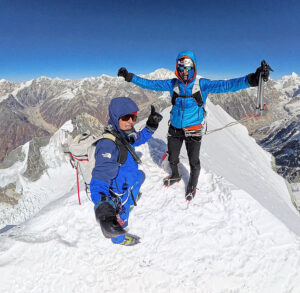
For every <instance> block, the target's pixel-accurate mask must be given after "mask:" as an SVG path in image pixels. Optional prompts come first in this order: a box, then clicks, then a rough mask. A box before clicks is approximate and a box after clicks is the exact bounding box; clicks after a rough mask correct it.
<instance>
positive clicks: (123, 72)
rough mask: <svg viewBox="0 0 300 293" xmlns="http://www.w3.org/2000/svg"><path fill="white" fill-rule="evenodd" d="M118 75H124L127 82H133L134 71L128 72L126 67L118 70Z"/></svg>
mask: <svg viewBox="0 0 300 293" xmlns="http://www.w3.org/2000/svg"><path fill="white" fill-rule="evenodd" d="M118 76H123V77H124V78H125V80H126V81H127V82H131V80H132V78H133V73H131V72H128V71H127V69H126V68H125V67H121V68H120V69H119V71H118Z"/></svg>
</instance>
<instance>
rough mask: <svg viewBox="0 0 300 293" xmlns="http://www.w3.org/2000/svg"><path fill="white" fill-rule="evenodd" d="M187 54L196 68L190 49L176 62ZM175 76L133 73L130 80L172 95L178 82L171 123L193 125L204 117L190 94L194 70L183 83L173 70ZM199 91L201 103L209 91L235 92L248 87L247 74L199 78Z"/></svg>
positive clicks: (201, 108) (181, 125)
mask: <svg viewBox="0 0 300 293" xmlns="http://www.w3.org/2000/svg"><path fill="white" fill-rule="evenodd" d="M183 56H187V57H190V58H191V59H192V60H193V62H194V68H195V69H196V58H195V56H194V53H193V52H191V51H183V52H181V53H179V55H178V56H177V59H176V62H177V61H178V59H179V58H181V57H183ZM175 74H176V76H177V78H173V79H167V80H148V79H145V78H141V77H138V76H137V75H133V78H132V82H133V83H134V84H136V85H138V86H140V87H142V88H145V89H150V90H155V91H169V92H170V95H171V97H172V95H173V89H174V87H175V85H176V83H177V84H178V87H179V92H180V94H179V97H178V98H177V99H176V102H175V105H174V106H173V108H172V111H171V124H172V125H173V126H174V127H176V128H184V127H188V126H193V125H199V124H201V123H202V121H203V118H204V112H203V107H199V106H198V104H197V103H196V101H195V100H194V98H193V97H182V96H191V95H192V89H193V86H194V83H195V81H196V74H197V72H196V70H195V71H192V72H191V76H190V75H189V78H190V79H189V81H188V82H187V83H185V82H184V81H183V80H182V79H181V77H180V76H179V74H178V73H177V71H176V72H175ZM199 87H200V92H201V95H202V99H203V105H205V103H206V99H207V95H208V94H210V93H214V94H220V93H227V92H235V91H238V90H241V89H246V88H248V87H250V84H249V82H248V78H247V75H246V76H244V77H240V78H235V79H229V80H209V79H206V78H200V80H199Z"/></svg>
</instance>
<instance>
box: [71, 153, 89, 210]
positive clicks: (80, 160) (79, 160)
mask: <svg viewBox="0 0 300 293" xmlns="http://www.w3.org/2000/svg"><path fill="white" fill-rule="evenodd" d="M69 155H70V157H71V158H72V159H73V160H76V161H77V164H76V178H77V193H78V202H79V205H81V201H80V191H79V175H78V165H79V162H82V161H88V160H89V159H78V158H76V157H74V156H73V155H72V154H71V153H69Z"/></svg>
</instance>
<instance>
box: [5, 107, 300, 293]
mask: <svg viewBox="0 0 300 293" xmlns="http://www.w3.org/2000/svg"><path fill="white" fill-rule="evenodd" d="M169 111H170V109H166V110H165V111H164V112H163V115H164V119H163V121H162V123H161V125H160V127H159V129H158V131H157V132H156V133H155V135H154V137H153V138H152V139H151V140H150V141H149V143H148V144H146V145H143V146H141V147H139V148H138V149H137V150H138V152H139V153H140V155H141V159H142V161H143V164H142V165H141V169H143V170H144V172H145V173H146V176H147V177H146V181H145V183H144V185H143V186H142V190H141V191H142V193H143V195H142V198H141V199H140V201H139V202H138V206H137V207H135V208H134V210H133V211H132V213H131V218H130V221H129V230H130V232H131V233H134V234H137V235H139V236H140V237H141V238H142V242H141V243H140V244H139V245H137V246H134V247H122V246H117V245H113V244H112V243H111V242H110V241H109V240H106V239H104V237H103V236H102V234H101V231H100V227H99V225H98V224H97V223H96V221H95V218H94V213H93V205H92V203H91V202H90V201H89V200H88V199H87V198H85V197H83V198H82V205H81V206H79V205H78V203H77V195H76V192H72V191H71V192H66V193H65V194H64V195H62V194H59V192H60V190H61V188H63V186H65V185H67V184H69V182H68V180H71V179H69V176H70V174H72V175H74V183H75V174H74V173H73V170H71V169H67V168H66V169H64V173H62V172H61V170H62V169H57V168H62V166H66V164H67V162H64V161H63V160H61V165H60V166H58V165H55V164H52V165H51V169H52V170H53V173H51V172H49V180H51V178H53V176H54V175H53V174H58V175H59V177H60V180H57V183H56V186H54V185H53V183H52V185H53V186H52V188H51V191H50V192H51V193H52V200H53V201H52V202H51V203H49V204H47V205H46V206H44V208H42V210H41V211H40V212H39V213H38V214H36V215H35V216H34V217H33V218H31V219H30V220H27V221H26V222H24V223H22V224H21V225H19V226H16V227H14V228H12V229H10V230H8V231H6V232H5V233H2V234H0V235H1V236H0V238H1V241H0V291H1V292H223V293H224V292H299V291H300V216H299V214H298V213H297V212H296V210H295V209H294V207H293V206H292V204H291V203H290V196H289V193H288V191H287V188H286V186H285V183H284V180H283V179H282V178H281V177H280V176H279V175H277V174H276V173H275V172H273V171H272V169H271V157H270V155H269V154H267V153H266V152H265V151H263V150H262V149H261V148H260V147H259V146H258V145H257V144H256V143H255V141H254V139H252V138H250V137H249V136H248V133H247V130H246V128H244V127H243V126H241V125H237V126H234V127H232V128H228V129H227V130H223V131H221V132H216V133H214V134H210V135H207V136H205V137H204V138H203V146H202V150H201V162H202V169H201V174H200V180H199V184H198V191H197V194H196V197H195V199H194V200H193V201H192V202H191V203H190V205H189V206H187V203H186V202H185V200H184V190H185V184H186V183H187V180H188V170H189V166H188V161H187V155H186V151H185V150H184V149H183V150H182V152H181V166H180V168H181V172H182V175H183V180H182V181H181V182H180V183H178V184H176V186H174V187H170V188H168V189H164V188H163V187H162V184H161V182H162V178H163V177H164V176H166V172H165V171H164V169H163V168H162V166H161V162H160V160H161V157H162V155H163V153H164V151H165V150H166V148H167V146H166V132H167V122H168V118H169ZM208 112H209V115H208V123H209V124H208V127H209V129H214V128H218V127H219V126H221V125H224V124H225V123H228V122H231V121H232V118H230V116H228V115H227V114H226V113H225V112H224V111H223V110H222V109H221V108H220V107H217V106H214V105H212V104H211V103H208ZM142 125H143V122H141V123H140V127H142ZM138 128H139V126H138V127H137V129H138ZM44 150H45V153H44V155H45V156H47V158H48V160H47V163H48V164H51V162H52V159H53V158H54V157H57V156H60V154H55V156H53V155H54V151H55V149H50V148H49V149H48V150H46V149H44ZM51 158H52V159H51ZM55 170H60V171H58V172H57V173H55ZM64 178H65V179H64ZM41 180H43V179H39V180H38V181H36V182H35V184H36V185H37V186H38V185H39V184H41V185H40V188H41V189H42V188H43V185H42V181H41ZM43 182H44V184H45V181H43ZM7 224H9V222H7Z"/></svg>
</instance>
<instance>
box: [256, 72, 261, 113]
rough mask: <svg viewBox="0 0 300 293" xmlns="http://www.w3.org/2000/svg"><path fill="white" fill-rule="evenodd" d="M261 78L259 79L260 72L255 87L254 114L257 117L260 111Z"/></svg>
mask: <svg viewBox="0 0 300 293" xmlns="http://www.w3.org/2000/svg"><path fill="white" fill-rule="evenodd" d="M261 88H262V78H261V72H260V74H259V79H258V87H257V98H256V112H255V115H256V116H257V115H258V113H259V111H260V110H261V102H262V90H261Z"/></svg>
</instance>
